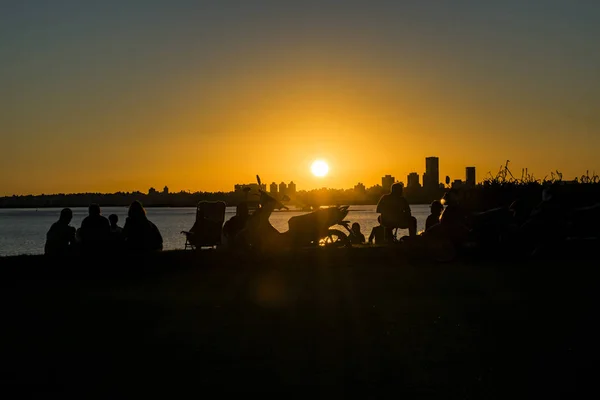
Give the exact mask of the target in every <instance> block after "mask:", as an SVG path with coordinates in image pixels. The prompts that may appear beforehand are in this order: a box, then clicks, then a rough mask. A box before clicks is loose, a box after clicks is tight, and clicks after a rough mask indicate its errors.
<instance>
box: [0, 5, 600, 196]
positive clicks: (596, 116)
mask: <svg viewBox="0 0 600 400" xmlns="http://www.w3.org/2000/svg"><path fill="white" fill-rule="evenodd" d="M515 4H516V3H515ZM240 18H241V17H240ZM383 24H384V25H385V23H383ZM323 26H325V27H327V26H329V25H327V24H325V23H323ZM373 26H375V25H373ZM390 26H393V24H392V22H390ZM73 29H75V28H73ZM78 29H83V28H78ZM157 29H158V28H157ZM190 29H191V28H190ZM198 29H199V28H198ZM215 29H217V28H215ZM239 29H241V28H239ZM248 29H250V28H248ZM253 29H256V28H253ZM277 29H283V28H281V26H278V28H277ZM315 29H317V30H318V29H326V28H323V27H320V28H319V27H317V28H315ZM327 29H329V28H327ZM478 29H482V28H481V27H479V28H478ZM540 29H541V28H540ZM340 30H343V28H340ZM249 31H252V30H249ZM85 32H86V31H85V29H84V30H83V34H84V35H85ZM252 32H253V31H252ZM0 33H2V32H0ZM134 33H135V32H134ZM134 33H131V35H134ZM180 33H181V35H184V34H186V32H185V31H182V32H180ZM89 34H90V35H91V33H89ZM243 34H244V32H243V31H234V33H231V35H230V36H225V38H224V39H223V42H222V43H221V44H222V46H220V47H218V50H213V52H212V53H211V56H210V57H206V56H205V54H206V51H207V50H206V48H205V47H206V46H208V45H207V44H202V43H195V42H193V41H191V42H190V43H188V45H189V49H186V51H183V50H182V49H174V45H173V43H178V42H177V41H176V40H175V39H173V41H172V42H169V43H166V44H161V43H162V42H159V41H157V40H155V42H154V44H153V46H154V47H152V51H147V52H146V53H143V54H142V56H140V55H136V53H135V50H127V51H131V52H132V53H131V54H130V53H127V51H126V49H125V47H123V48H119V46H120V45H121V43H122V41H116V39H114V38H113V39H110V38H108V39H106V38H105V39H102V40H104V41H99V40H100V39H98V40H97V41H96V42H94V41H91V42H90V43H89V46H88V47H89V48H87V50H85V51H84V54H78V53H77V46H76V45H75V44H72V46H71V45H69V44H64V43H63V42H60V40H59V39H56V40H55V41H50V40H49V42H48V43H46V47H45V48H40V49H38V50H37V52H36V51H33V49H32V50H31V52H27V51H21V52H19V53H18V57H17V56H14V55H13V58H12V60H13V61H12V64H10V65H7V66H5V67H3V68H4V69H5V70H4V73H3V76H4V77H5V79H6V81H5V83H6V84H5V88H6V89H5V90H3V92H4V94H0V96H2V97H0V105H1V106H2V107H1V111H0V135H1V138H2V146H1V151H2V157H0V195H3V196H6V195H13V194H41V193H47V194H48V193H74V192H116V191H134V190H140V191H144V192H145V191H147V190H148V188H149V187H155V188H162V187H163V186H165V185H167V186H168V187H169V188H170V190H171V191H172V192H177V191H180V190H190V191H231V190H233V185H234V184H236V183H249V182H254V181H255V175H256V174H260V176H261V178H262V179H263V181H264V182H267V183H270V182H272V181H275V182H281V181H285V182H289V181H292V180H293V181H294V182H295V183H296V184H297V188H298V190H309V189H313V188H319V187H331V188H351V187H353V186H354V185H355V184H356V183H358V182H362V183H364V184H365V185H366V186H367V187H368V186H372V185H374V184H377V183H379V184H380V183H381V177H382V176H383V175H385V174H391V175H393V176H395V177H396V179H398V180H399V181H403V182H406V176H407V175H408V173H410V172H413V171H414V172H417V173H419V175H421V176H422V174H423V172H424V169H425V157H427V156H438V157H439V158H440V176H441V177H444V176H446V175H448V176H450V177H451V179H452V180H454V179H464V177H465V167H466V166H475V167H476V168H477V180H478V181H481V179H483V178H484V177H485V176H486V175H487V174H488V172H489V171H491V172H493V173H495V172H497V171H498V168H499V167H500V166H501V165H503V164H504V163H505V162H506V160H511V164H510V167H511V169H512V171H513V173H514V174H515V175H516V176H520V175H521V168H528V170H529V172H532V173H534V175H535V176H536V177H538V178H543V177H544V176H545V175H549V174H550V172H552V171H556V170H560V171H561V172H562V173H563V174H564V177H565V179H572V178H574V177H575V176H580V175H581V174H584V173H585V172H586V170H589V171H590V173H591V172H592V171H594V170H595V171H596V172H600V163H599V161H598V157H597V152H598V149H600V134H599V129H600V113H598V112H597V111H598V106H600V95H599V93H600V91H599V90H598V81H597V80H596V81H591V80H589V79H587V78H589V74H590V73H592V72H590V71H592V70H593V68H592V67H591V66H593V65H598V66H600V62H598V59H597V58H598V57H596V58H593V59H591V58H590V59H588V58H586V57H587V56H586V54H589V53H586V51H587V50H589V49H592V48H593V46H592V44H589V46H588V43H587V41H585V40H582V41H580V42H576V44H577V45H578V46H579V47H578V49H580V50H581V54H580V55H581V60H583V61H586V60H587V61H588V67H586V68H589V71H587V70H586V71H587V72H585V71H583V72H582V70H581V68H583V67H581V66H580V65H574V64H571V63H574V61H573V59H572V58H571V59H569V58H568V57H567V55H565V54H563V55H562V56H561V55H560V54H562V53H561V51H563V50H564V49H568V48H569V47H568V45H569V44H568V43H566V42H565V43H563V44H561V42H556V41H555V42H554V44H553V45H550V44H548V43H546V44H542V45H540V43H538V42H535V43H534V41H533V39H532V40H531V43H529V42H527V37H525V39H523V40H525V42H524V44H523V42H519V43H521V45H520V46H521V47H519V46H516V47H515V46H512V47H511V45H510V44H511V42H510V40H508V39H507V40H508V42H507V43H505V44H504V45H499V44H498V43H496V45H497V47H495V48H494V49H491V48H490V47H489V46H487V45H485V44H481V43H478V42H476V41H477V40H478V39H477V36H475V35H474V36H473V38H472V39H471V42H467V43H465V42H460V41H458V40H457V41H456V43H455V45H456V48H455V49H454V50H451V49H449V48H447V47H444V45H443V43H437V44H436V45H434V44H433V43H431V41H432V40H434V39H431V37H430V36H427V37H425V36H424V37H423V39H422V41H419V40H417V39H415V41H414V42H413V41H409V40H406V41H404V42H393V41H390V42H389V43H384V44H381V41H377V40H376V38H377V36H378V35H384V33H383V32H381V33H379V32H377V31H376V30H375V28H374V27H371V28H369V30H368V34H365V36H360V37H358V38H357V37H355V36H351V35H346V34H342V33H339V34H330V35H329V36H326V37H327V38H329V39H328V40H316V39H315V37H313V34H312V33H306V32H305V33H303V34H298V33H297V32H296V33H294V34H289V35H287V36H286V35H283V37H282V36H276V35H273V36H272V37H271V36H269V35H268V32H266V31H265V32H263V33H262V34H261V35H258V36H256V37H254V38H245V37H244V35H243ZM506 35H508V33H506ZM0 36H1V35H0ZM188 36H192V37H193V35H188ZM186 37H187V36H186ZM265 37H269V38H270V39H269V40H265V39H264V38H265ZM561 37H562V36H561ZM73 40H74V39H73ZM111 40H112V41H111ZM131 40H133V39H131ZM435 40H442V39H435ZM565 40H566V39H565ZM572 40H576V39H572ZM112 43H115V46H116V49H114V50H113V49H112V48H111V47H110V45H111V44H112ZM0 44H1V43H0ZM13 45H14V48H15V49H18V48H21V49H29V48H28V47H26V46H27V44H26V43H21V44H20V46H21V47H18V46H17V45H16V44H13ZM73 46H74V47H73ZM122 46H125V44H123V45H122ZM203 46H204V47H203ZM536 46H537V47H536ZM540 46H541V47H540ZM1 47H2V46H0V48H1ZM127 49H136V47H128V48H127ZM532 49H534V50H536V51H533V52H532V51H531V50H532ZM15 52H17V50H15ZM140 52H141V50H140ZM490 52H491V53H490ZM492 53H493V55H494V57H496V59H495V60H494V61H492V60H491V59H490V58H489V57H491V56H490V54H492ZM15 54H16V53H15ZM149 54H151V55H152V56H150V55H149ZM201 54H203V55H201ZM0 55H2V54H1V51H0ZM144 57H145V58H144ZM152 57H155V58H157V60H155V62H152V60H154V59H153V58H152ZM590 57H591V56H590ZM151 58H152V60H151ZM159 58H160V60H158V59H159ZM3 59H6V58H3ZM107 59H109V61H107ZM594 63H595V64H594ZM582 65H583V64H582ZM590 65H591V66H590ZM596 71H597V70H596ZM584 72H585V73H584ZM582 74H583V75H582ZM586 74H587V75H586ZM0 83H2V81H1V78H0ZM315 159H324V160H326V161H327V162H328V164H329V167H330V171H329V173H328V174H327V176H325V177H322V178H318V177H315V176H314V175H313V174H312V173H311V171H310V165H311V163H312V162H313V161H314V160H315Z"/></svg>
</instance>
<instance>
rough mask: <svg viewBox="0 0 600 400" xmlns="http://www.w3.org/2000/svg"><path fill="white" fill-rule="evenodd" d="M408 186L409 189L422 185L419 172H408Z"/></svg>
mask: <svg viewBox="0 0 600 400" xmlns="http://www.w3.org/2000/svg"><path fill="white" fill-rule="evenodd" d="M406 187H407V188H408V189H412V188H418V187H421V184H420V183H419V174H417V173H416V172H411V173H410V174H408V176H407V177H406Z"/></svg>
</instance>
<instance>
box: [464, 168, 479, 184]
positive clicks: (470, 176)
mask: <svg viewBox="0 0 600 400" xmlns="http://www.w3.org/2000/svg"><path fill="white" fill-rule="evenodd" d="M466 183H467V185H469V186H475V185H476V184H477V180H476V179H475V167H467V169H466Z"/></svg>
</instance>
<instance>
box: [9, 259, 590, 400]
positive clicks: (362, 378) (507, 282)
mask: <svg viewBox="0 0 600 400" xmlns="http://www.w3.org/2000/svg"><path fill="white" fill-rule="evenodd" d="M0 264H1V268H0V282H1V291H0V293H1V294H2V299H1V303H0V304H1V306H0V313H1V314H0V315H1V318H2V325H1V331H2V335H1V344H0V384H2V385H5V387H8V386H12V389H13V391H14V390H16V393H26V392H31V391H38V392H52V391H57V392H71V393H73V394H77V395H83V394H86V395H87V394H94V393H96V394H97V393H122V392H123V391H127V392H128V393H131V394H134V395H136V396H139V395H142V394H143V395H146V394H149V395H153V394H157V393H167V394H170V395H173V394H174V393H193V394H196V395H213V396H215V395H216V396H221V395H223V394H229V393H233V392H240V393H244V392H245V393H249V392H253V393H257V392H259V393H265V394H268V393H277V394H278V395H285V396H292V397H296V396H299V395H305V394H309V395H311V394H312V395H318V396H319V395H321V394H327V395H332V396H334V397H335V398H339V397H342V396H345V397H366V398H380V397H384V396H385V397H388V396H394V397H398V396H399V395H403V394H408V395H415V396H419V397H436V398H507V397H509V396H510V397H511V398H515V397H516V398H523V397H527V398H529V397H534V396H535V397H538V396H542V395H548V394H550V395H555V396H556V395H559V394H569V395H570V396H569V397H575V396H573V395H576V394H578V393H585V392H586V391H587V389H588V388H589V387H591V386H592V383H593V382H594V380H595V378H593V375H592V368H595V367H594V363H595V355H593V353H592V348H594V347H595V345H593V344H594V343H595V342H596V341H597V340H598V339H597V338H598V337H597V330H595V328H594V327H595V325H596V324H595V319H596V317H597V311H596V305H595V302H596V297H597V291H596V287H597V284H596V281H595V268H596V264H597V263H596V262H595V261H586V260H579V261H558V260H555V261H551V262H528V263H514V262H508V261H504V262H481V261H480V262H475V261H472V262H462V263H452V264H447V265H433V264H428V263H419V262H409V261H407V260H406V259H405V258H404V257H402V255H401V254H398V252H397V250H394V249H385V248H356V249H335V250H332V251H318V250H317V251H302V252H299V253H294V254H285V255H279V256H273V257H271V258H269V259H263V260H256V259H252V258H242V257H238V256H231V255H227V254H222V253H219V252H215V251H203V252H201V253H192V252H183V251H178V252H165V253H163V254H161V255H159V256H156V257H154V258H152V259H134V258H129V259H121V260H117V261H115V260H113V261H112V262H110V263H107V264H104V263H103V262H101V260H98V259H95V260H86V261H83V260H77V261H73V262H71V263H69V264H67V265H62V266H61V265H51V264H48V263H47V260H45V259H44V258H43V257H14V258H4V259H0Z"/></svg>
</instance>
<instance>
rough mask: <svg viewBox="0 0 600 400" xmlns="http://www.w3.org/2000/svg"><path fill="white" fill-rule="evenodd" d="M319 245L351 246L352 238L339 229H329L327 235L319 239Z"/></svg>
mask: <svg viewBox="0 0 600 400" xmlns="http://www.w3.org/2000/svg"><path fill="white" fill-rule="evenodd" d="M319 246H322V247H344V246H346V247H348V246H350V239H348V236H346V234H345V233H344V232H342V231H339V230H337V229H329V230H328V231H327V236H325V237H324V238H322V239H321V240H320V241H319Z"/></svg>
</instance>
